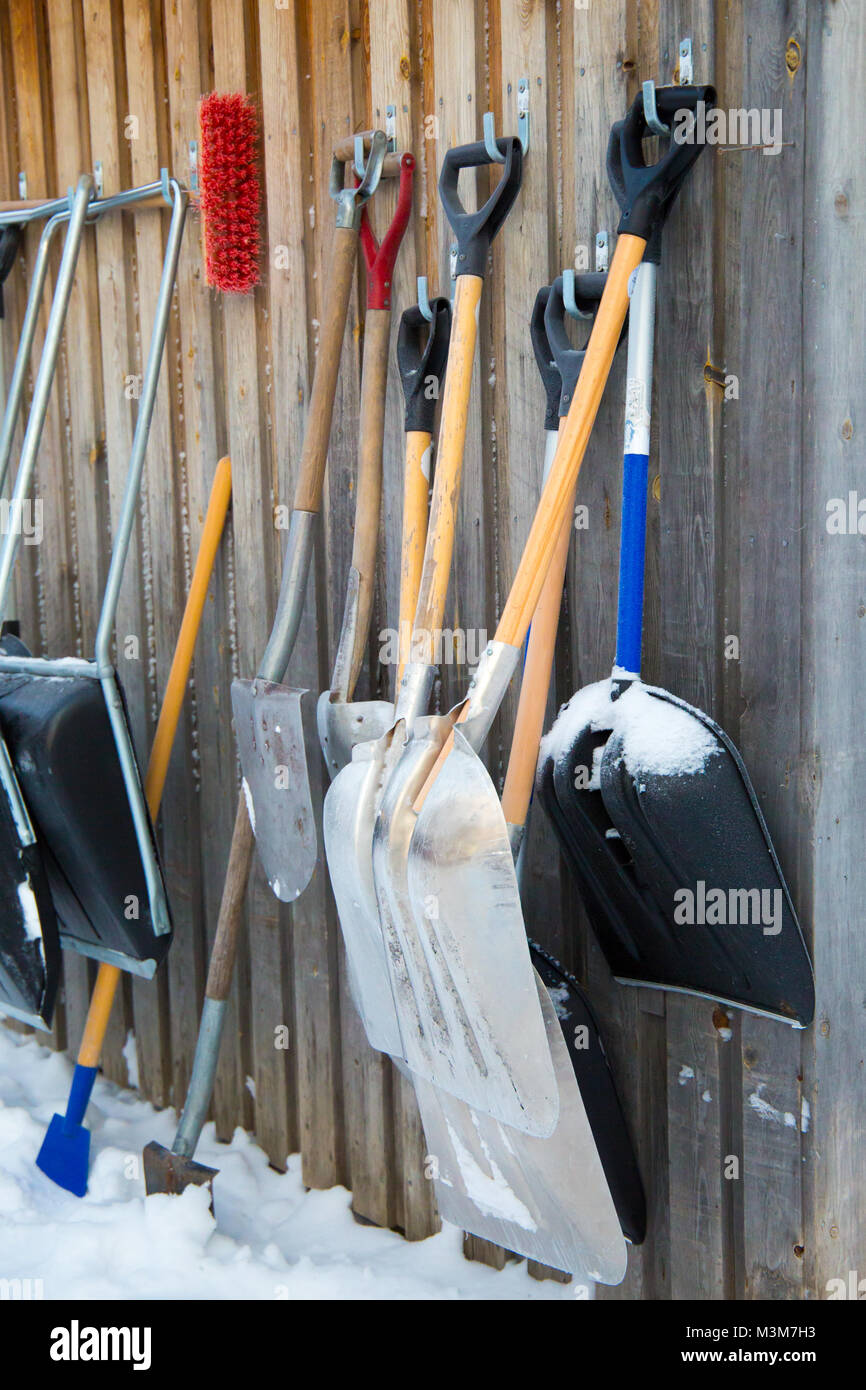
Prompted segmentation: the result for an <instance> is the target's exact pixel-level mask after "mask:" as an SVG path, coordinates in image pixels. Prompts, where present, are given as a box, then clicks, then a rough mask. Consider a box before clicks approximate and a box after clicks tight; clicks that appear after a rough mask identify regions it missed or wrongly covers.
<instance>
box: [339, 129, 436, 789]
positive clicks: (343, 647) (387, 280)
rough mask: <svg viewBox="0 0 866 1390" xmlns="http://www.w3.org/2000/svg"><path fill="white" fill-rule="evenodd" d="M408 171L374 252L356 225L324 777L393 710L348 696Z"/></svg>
mask: <svg viewBox="0 0 866 1390" xmlns="http://www.w3.org/2000/svg"><path fill="white" fill-rule="evenodd" d="M414 170H415V160H414V158H413V156H412V155H411V154H404V155H402V156H401V164H400V188H399V192H398V195H397V206H396V208H395V211H394V216H393V218H392V220H391V225H390V227H389V228H388V230H387V232H386V233H385V235H384V237H383V238H382V243H381V245H380V244H379V243H378V242H377V240H376V238H375V236H374V235H373V231H372V229H371V227H370V219H369V216H368V213H367V209H366V208H365V210H364V213H363V215H362V218H361V248H362V250H363V252H364V260H365V261H366V264H367V312H366V317H365V320H364V361H363V369H362V372H361V413H360V420H359V429H358V476H357V483H356V491H355V534H354V540H353V544H352V565H351V569H350V570H349V581H348V585H347V589H346V605H345V608H344V610H343V625H342V628H341V631H340V641H339V644H338V647H337V655H336V658H335V661H334V673H333V677H332V680H331V689H330V690H325V691H323V692H322V694H321V695H320V696H319V700H318V704H317V705H316V723H317V725H318V731H319V743H320V744H321V748H322V756H323V757H324V759H325V765H326V767H327V769H328V774H329V776H331V777H333V775H334V773H335V772H337V771H338V770H339V769H340V768H341V767H345V765H346V763H347V762H348V761H349V760H350V758H351V756H352V749H353V748H354V746H355V744H356V743H364V742H367V741H368V740H370V739H376V738H380V737H381V736H382V734H383V733H384V732H385V730H386V729H387V728H388V727H389V726H390V723H391V721H392V719H393V717H394V707H393V705H391V704H390V703H389V702H388V701H387V700H363V701H362V700H358V701H353V700H352V696H353V694H354V691H355V685H356V683H357V680H358V676H359V675H360V672H361V666H362V664H363V660H364V651H365V649H366V645H367V639H368V637H369V633H370V619H371V618H372V615H373V593H374V589H375V582H376V553H377V550H378V541H379V513H380V511H381V506H382V449H383V445H384V439H385V392H386V387H387V378H388V347H389V342H390V336H391V282H392V279H393V275H394V263H395V261H396V259H397V252H398V250H399V249H400V243H401V241H402V240H403V235H404V233H405V231H406V227H407V226H408V223H409V215H410V213H411V211H412V183H413V175H414Z"/></svg>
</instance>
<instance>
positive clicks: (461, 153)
mask: <svg viewBox="0 0 866 1390" xmlns="http://www.w3.org/2000/svg"><path fill="white" fill-rule="evenodd" d="M496 147H497V149H498V150H499V153H500V154H502V155H504V156H505V163H504V164H503V165H501V166H500V165H497V166H496V167H497V168H500V167H501V169H502V176H501V178H500V180H499V182H498V184H497V185H496V187H495V188H494V190H493V192H492V193H491V195H490V197H489V198H488V199H487V202H486V203H485V204H484V206H483V207H480V208H479V209H478V211H477V212H467V211H466V209H465V208H464V206H463V204H462V203H461V201H460V198H459V197H458V195H457V181H458V179H459V177H460V170H461V169H479V168H482V167H483V166H484V165H485V164H491V163H492V162H493V161H492V160H491V158H490V155H489V154H488V153H487V148H486V146H485V144H484V141H483V140H478V141H477V142H476V143H475V144H474V145H455V146H454V147H453V149H450V150H449V151H448V153H447V154H446V156H445V159H444V160H443V163H442V172H441V174H440V175H439V197H440V198H441V199H442V206H443V208H444V209H445V215H446V217H447V218H448V221H449V222H450V223H451V227H452V230H453V232H454V235H455V237H456V238H457V274H458V275H480V276H483V275H484V272H485V270H486V268H487V253H488V252H489V250H490V246H491V243H492V241H493V238H494V237H495V236H496V233H497V232H498V231H499V228H500V227H501V226H502V224H503V222H504V221H505V219H506V217H507V216H508V214H509V212H510V211H511V209H512V207H513V206H514V200H515V198H516V197H517V195H518V193H519V192H520V182H521V179H522V177H523V147H522V145H521V143H520V141H519V139H518V138H517V136H516V135H510V136H508V137H507V138H506V139H503V140H497V141H496Z"/></svg>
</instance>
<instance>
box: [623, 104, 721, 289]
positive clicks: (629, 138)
mask: <svg viewBox="0 0 866 1390" xmlns="http://www.w3.org/2000/svg"><path fill="white" fill-rule="evenodd" d="M715 100H716V91H715V88H714V87H709V86H707V87H657V88H656V111H657V113H658V117H659V119H660V120H661V121H662V123H663V124H665V125H667V126H668V127H669V128H670V131H671V138H670V142H669V144H668V147H667V149H666V150H665V151H664V153H663V154H662V156H661V158H660V159H659V160H658V162H657V163H655V164H650V165H647V163H646V160H645V158H644V153H643V140H644V137H645V136H647V135H652V134H653V131H652V130H651V129H650V127H649V125H648V124H647V119H646V114H645V112H644V105H643V92H642V91H641V92H638V95H637V96H636V97H635V99H634V101H633V102H632V104H631V107H630V109H629V111H628V114H627V115H626V117H625V119H624V120H622V121H617V122H616V124H615V125H614V126H613V127H612V129H611V132H610V140H609V142H608V147H607V176H608V179H609V180H610V186H611V188H612V189H613V193H614V197H615V198H616V200H617V202H618V203H619V206H620V209H621V211H622V217H621V219H620V224H619V227H618V228H617V231H618V232H630V233H631V235H632V236H639V237H643V239H644V241H646V242H647V250H646V254H645V256H644V259H645V260H648V261H654V262H656V264H657V263H658V261H659V259H660V257H661V232H662V227H663V226H664V222H665V218H666V217H667V215H668V213H669V212H670V209H671V207H672V206H673V202H674V199H675V198H676V196H677V194H678V193H679V191H680V187H681V185H682V183H683V181H684V179H685V177H686V175H687V174H688V172H689V170H690V169H691V167H692V165H693V164H694V162H695V160H696V159H697V158H698V155H699V154H700V153H701V150H702V149H703V148H704V143H703V142H701V143H699V142H698V141H697V139H696V138H695V128H694V117H695V114H696V112H697V108H698V103H699V102H703V103H704V105H705V106H706V107H712V106H713V105H714V103H715ZM685 113H688V117H691V119H688V117H687V116H686V114H685ZM689 133H691V137H692V139H691V142H690V141H689V139H688V136H689Z"/></svg>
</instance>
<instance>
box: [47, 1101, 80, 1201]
mask: <svg viewBox="0 0 866 1390" xmlns="http://www.w3.org/2000/svg"><path fill="white" fill-rule="evenodd" d="M36 1166H37V1168H41V1169H42V1171H43V1173H44V1174H45V1175H46V1177H49V1178H50V1179H51V1181H52V1182H56V1183H57V1186H58V1187H64V1188H65V1189H66V1191H67V1192H72V1193H74V1195H75V1196H76V1197H83V1196H84V1194H85V1192H86V1191H87V1174H88V1170H89V1168H90V1130H89V1129H86V1128H85V1126H84V1125H79V1124H70V1123H69V1121H68V1120H67V1118H66V1116H65V1115H55V1116H54V1118H53V1119H52V1121H51V1124H50V1125H49V1126H48V1133H47V1134H46V1135H45V1138H44V1139H43V1141H42V1148H41V1149H40V1150H39V1156H38V1158H37V1159H36Z"/></svg>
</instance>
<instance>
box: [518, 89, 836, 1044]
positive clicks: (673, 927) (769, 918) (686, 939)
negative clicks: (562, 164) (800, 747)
mask: <svg viewBox="0 0 866 1390" xmlns="http://www.w3.org/2000/svg"><path fill="white" fill-rule="evenodd" d="M674 90H677V89H674ZM630 119H632V123H633V118H630ZM627 149H628V145H627V141H626V139H625V136H623V137H622V140H620V139H619V138H617V134H616V132H615V136H614V139H613V141H612V144H611V151H610V154H609V168H610V172H611V181H612V183H613V185H614V189H615V191H616V193H617V196H618V198H619V199H620V202H621V204H625V203H626V202H627V199H628V184H629V176H630V170H629V167H628V163H627V159H626V157H625V154H626V152H627ZM659 240H660V238H658V237H657V238H656V241H655V244H654V245H653V246H652V247H651V248H650V252H649V254H648V256H647V259H646V260H645V261H644V263H643V265H642V266H641V267H640V270H639V272H638V275H637V277H636V280H635V282H634V286H633V289H632V307H631V314H630V328H629V363H628V386H627V401H626V428H625V457H624V465H623V466H624V473H623V512H622V536H621V548H620V580H619V615H618V626H617V654H616V664H615V666H614V671H613V675H612V677H611V679H610V680H606V681H601V682H598V683H597V684H596V685H593V686H589V687H587V688H586V689H584V690H582V691H579V692H578V694H577V695H575V696H574V697H573V698H572V700H571V701H570V702H569V704H568V705H567V706H565V707H564V709H563V711H562V712H561V713H560V716H559V718H558V720H557V722H556V724H555V726H554V728H553V730H552V731H551V733H550V734H549V735H548V738H547V739H546V740H545V745H544V747H543V749H542V754H541V757H540V760H539V768H538V781H539V786H540V790H541V796H542V800H543V802H544V805H545V807H546V809H547V810H548V812H549V813H550V815H551V819H552V822H553V824H554V827H555V829H556V830H557V833H558V835H559V838H560V841H561V844H562V847H563V850H564V852H565V855H566V858H567V860H568V862H569V864H570V866H571V869H572V872H573V874H574V876H575V879H576V881H577V883H578V886H579V888H580V891H581V894H582V897H583V899H584V902H585V905H586V908H587V912H588V915H589V917H590V921H591V922H592V925H593V928H594V930H595V932H596V935H597V936H598V939H599V942H600V944H601V946H602V949H603V950H604V952H605V955H606V957H607V960H608V964H609V965H610V968H611V970H612V972H613V974H614V975H615V977H616V978H617V979H618V980H620V981H622V982H623V983H628V984H641V985H649V986H652V987H656V988H665V989H674V990H680V991H685V992H687V993H690V994H698V995H702V996H706V997H708V998H710V999H713V1000H717V1001H719V1002H721V1003H724V1004H730V1005H733V1006H735V1007H739V1008H746V1009H750V1010H752V1011H753V1012H756V1013H759V1014H767V1015H770V1016H772V1017H775V1018H779V1019H782V1020H783V1021H785V1022H787V1023H790V1024H794V1025H798V1026H805V1025H806V1024H808V1023H809V1022H810V1021H811V1018H812V1015H813V1012H814V984H813V977H812V968H811V963H810V961H809V957H808V954H807V951H806V947H805V944H804V942H803V938H802V934H801V932H800V927H799V924H798V922H797V917H796V913H795V911H794V906H793V903H792V901H791V897H790V894H789V892H788V888H787V885H786V883H785V881H784V878H783V876H782V871H781V868H780V866H779V861H778V859H777V856H776V853H775V850H774V848H773V845H772V842H771V840H770V836H769V832H768V830H767V826H766V823H765V821H764V818H763V815H762V813H761V810H760V807H759V804H758V801H757V797H756V795H755V792H754V790H753V788H752V784H751V782H750V780H749V776H748V773H747V772H746V769H745V766H744V765H743V761H742V759H741V757H740V755H739V753H738V752H737V750H736V748H735V747H734V745H733V744H732V743H731V741H730V739H729V738H728V736H727V735H726V734H725V733H724V731H723V730H722V729H721V728H719V726H718V725H717V724H716V723H715V722H714V721H713V720H712V719H711V718H710V717H709V716H708V715H706V714H704V713H703V712H702V711H701V710H697V709H695V708H694V707H693V706H691V705H688V704H686V702H685V701H683V700H680V699H678V698H677V697H676V696H675V695H672V694H670V693H669V692H668V691H665V690H660V689H657V688H655V687H652V686H645V685H643V684H642V683H641V680H640V675H639V672H640V656H641V626H642V613H643V584H644V532H645V525H646V489H647V469H648V459H649V427H650V402H651V393H652V348H653V326H654V305H655V283H656V269H657V265H656V262H657V260H658V252H659Z"/></svg>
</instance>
